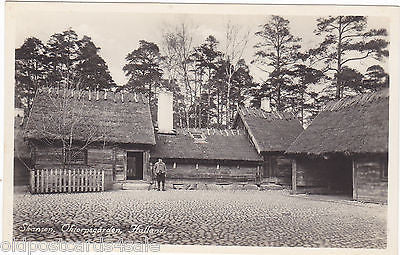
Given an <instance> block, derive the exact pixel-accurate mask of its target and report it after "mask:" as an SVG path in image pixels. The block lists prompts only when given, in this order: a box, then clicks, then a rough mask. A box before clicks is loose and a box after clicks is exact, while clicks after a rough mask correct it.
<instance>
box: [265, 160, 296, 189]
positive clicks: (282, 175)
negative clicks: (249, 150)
mask: <svg viewBox="0 0 400 255" xmlns="http://www.w3.org/2000/svg"><path fill="white" fill-rule="evenodd" d="M263 158H264V162H263V170H262V171H261V173H262V181H263V182H270V183H276V184H280V185H284V186H290V185H291V183H292V162H291V160H290V159H289V158H287V157H286V156H284V155H269V154H266V153H264V154H263Z"/></svg>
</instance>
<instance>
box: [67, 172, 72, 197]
mask: <svg viewBox="0 0 400 255" xmlns="http://www.w3.org/2000/svg"><path fill="white" fill-rule="evenodd" d="M71 174H72V173H71V169H68V187H69V188H68V191H69V193H71V192H72V176H71Z"/></svg>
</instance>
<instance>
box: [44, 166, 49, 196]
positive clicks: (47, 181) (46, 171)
mask: <svg viewBox="0 0 400 255" xmlns="http://www.w3.org/2000/svg"><path fill="white" fill-rule="evenodd" d="M44 173H45V175H46V181H45V182H46V189H45V192H46V193H48V192H49V169H46V170H45V171H44Z"/></svg>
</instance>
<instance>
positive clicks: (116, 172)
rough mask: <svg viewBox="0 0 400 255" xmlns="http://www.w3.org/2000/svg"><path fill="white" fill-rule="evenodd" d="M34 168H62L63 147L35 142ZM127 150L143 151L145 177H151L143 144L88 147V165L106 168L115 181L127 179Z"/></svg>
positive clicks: (147, 178)
mask: <svg viewBox="0 0 400 255" xmlns="http://www.w3.org/2000/svg"><path fill="white" fill-rule="evenodd" d="M32 147H33V168H34V169H48V168H62V165H63V164H62V149H61V147H57V146H53V145H44V144H39V143H36V144H33V146H32ZM127 151H138V152H143V179H144V180H150V179H151V177H150V176H151V171H150V168H149V158H150V155H149V150H148V149H145V148H143V146H141V147H140V146H135V145H131V146H125V147H120V146H106V147H103V146H95V145H91V146H89V147H87V162H86V163H87V164H86V165H85V166H86V167H90V168H93V169H104V170H105V171H106V174H107V175H112V177H113V181H125V180H126V169H127ZM80 167H82V166H81V165H75V166H74V165H71V168H80Z"/></svg>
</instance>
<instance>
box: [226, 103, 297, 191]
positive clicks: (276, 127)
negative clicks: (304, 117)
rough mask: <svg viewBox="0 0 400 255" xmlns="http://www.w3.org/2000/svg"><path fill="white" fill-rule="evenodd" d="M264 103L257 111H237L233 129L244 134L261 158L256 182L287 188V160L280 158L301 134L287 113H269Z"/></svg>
mask: <svg viewBox="0 0 400 255" xmlns="http://www.w3.org/2000/svg"><path fill="white" fill-rule="evenodd" d="M265 105H268V104H267V103H265V101H264V102H262V107H261V109H256V108H249V107H241V108H240V109H239V111H238V114H237V116H236V119H235V122H234V125H233V126H234V128H237V129H239V130H243V131H242V132H246V134H247V136H248V139H249V140H250V141H251V142H252V144H253V145H254V147H255V148H256V150H257V152H258V154H259V155H261V156H262V158H263V165H262V170H261V171H260V178H261V180H260V181H261V182H262V183H275V184H279V185H284V186H290V185H291V179H292V172H291V160H290V159H289V158H288V157H287V156H286V155H285V154H284V152H285V151H286V149H287V148H288V147H289V146H290V144H291V143H292V142H293V141H294V140H295V139H296V137H297V136H298V135H299V134H300V133H301V132H302V131H303V127H302V126H301V124H300V122H299V120H298V119H297V118H296V117H295V116H294V115H293V114H291V113H287V112H277V111H270V109H269V107H268V106H265Z"/></svg>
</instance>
